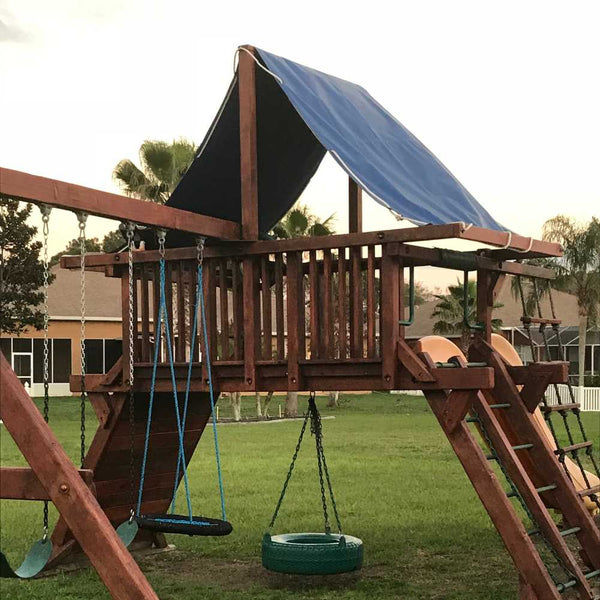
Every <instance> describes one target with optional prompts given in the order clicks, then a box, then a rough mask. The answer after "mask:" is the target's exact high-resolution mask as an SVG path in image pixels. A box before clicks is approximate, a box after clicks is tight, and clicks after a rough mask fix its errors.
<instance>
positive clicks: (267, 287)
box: [260, 255, 273, 360]
mask: <svg viewBox="0 0 600 600" xmlns="http://www.w3.org/2000/svg"><path fill="white" fill-rule="evenodd" d="M260 280H261V286H260V291H261V300H262V328H263V349H262V350H263V351H262V357H263V358H264V359H265V360H271V358H273V315H272V308H271V278H270V276H269V257H268V255H263V256H261V257H260Z"/></svg>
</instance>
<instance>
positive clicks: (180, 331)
mask: <svg viewBox="0 0 600 600" xmlns="http://www.w3.org/2000/svg"><path fill="white" fill-rule="evenodd" d="M175 283H176V284H177V345H176V352H175V357H176V360H183V361H185V359H186V318H187V317H186V314H185V313H186V311H185V281H184V262H183V261H178V262H176V263H175Z"/></svg>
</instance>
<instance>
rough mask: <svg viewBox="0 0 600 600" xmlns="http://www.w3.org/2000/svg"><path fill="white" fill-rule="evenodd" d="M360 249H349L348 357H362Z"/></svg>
mask: <svg viewBox="0 0 600 600" xmlns="http://www.w3.org/2000/svg"><path fill="white" fill-rule="evenodd" d="M361 259H362V248H361V247H360V246H359V247H353V248H351V249H350V356H351V357H352V358H361V357H362V355H363V301H362V298H363V296H362V272H361Z"/></svg>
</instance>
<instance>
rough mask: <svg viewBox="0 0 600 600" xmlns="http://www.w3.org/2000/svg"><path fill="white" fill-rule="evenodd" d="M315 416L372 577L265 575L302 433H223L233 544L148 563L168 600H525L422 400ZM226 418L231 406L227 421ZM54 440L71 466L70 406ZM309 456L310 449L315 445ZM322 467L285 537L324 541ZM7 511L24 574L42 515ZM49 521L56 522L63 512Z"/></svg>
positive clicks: (209, 460)
mask: <svg viewBox="0 0 600 600" xmlns="http://www.w3.org/2000/svg"><path fill="white" fill-rule="evenodd" d="M277 402H278V400H277V399H274V401H273V405H272V406H273V408H272V410H271V413H272V414H277V408H276V406H277ZM245 403H246V406H245V409H244V410H245V413H246V414H251V412H252V410H253V408H252V406H253V404H252V399H250V398H248V399H247V400H245ZM319 404H320V406H322V412H323V414H324V415H329V414H330V415H335V419H327V420H325V421H324V423H323V424H324V432H325V438H324V444H325V451H326V454H327V459H328V464H329V466H330V470H331V472H332V479H333V484H334V489H335V491H336V495H337V499H338V505H339V507H340V512H341V517H342V522H343V525H344V529H345V531H347V532H348V533H350V534H352V535H356V536H358V537H360V538H361V539H362V540H363V542H364V544H365V567H364V569H363V571H362V572H360V573H357V574H348V575H344V576H330V577H320V578H313V577H294V576H283V575H276V574H272V573H267V572H265V571H264V570H263V569H262V567H261V566H260V542H261V537H262V534H263V532H264V530H265V527H266V525H267V524H268V522H269V519H270V517H271V513H272V511H273V509H274V506H275V502H276V500H277V497H278V494H279V491H280V489H281V485H282V483H283V480H284V477H285V474H286V472H287V468H288V465H289V461H290V459H291V455H292V452H293V450H294V447H295V444H296V441H297V436H298V433H299V429H300V422H299V421H293V422H281V423H271V424H252V425H236V424H232V425H229V424H223V425H220V426H219V435H220V442H221V453H222V461H223V467H224V480H225V485H226V493H227V508H228V517H229V519H230V520H231V522H232V523H233V525H234V532H233V533H232V534H231V535H230V536H228V537H226V538H215V539H209V538H188V537H171V538H170V541H171V542H172V543H175V544H176V545H177V551H176V552H171V553H167V554H163V555H159V556H156V557H154V558H147V559H144V560H142V567H143V569H144V571H145V573H146V574H147V575H148V578H149V579H150V581H151V583H152V585H153V586H154V588H155V589H156V590H157V593H158V595H159V596H160V598H161V599H163V600H167V599H183V600H186V599H189V600H191V599H194V600H196V599H197V598H207V599H212V598H215V599H216V598H219V599H222V600H229V599H233V598H235V599H236V600H237V599H241V600H247V599H251V598H259V597H260V598H265V599H273V600H275V599H287V598H319V599H328V598H336V599H341V600H351V599H352V600H358V599H363V598H364V599H367V598H369V599H372V598H375V599H378V598H382V599H383V598H404V599H407V600H412V599H414V600H440V599H444V600H458V599H460V600H474V599H485V600H508V599H511V600H512V599H514V598H515V597H516V594H517V586H516V575H515V572H514V569H513V567H512V564H511V561H510V558H509V556H508V554H507V553H506V551H505V550H504V548H503V546H502V543H501V541H500V539H499V537H498V535H497V534H496V532H495V530H494V528H493V526H492V525H491V522H490V520H489V518H488V516H487V514H486V513H485V511H484V509H483V507H482V506H481V503H480V502H479V500H478V499H477V497H476V494H475V492H474V490H473V488H472V487H471V485H470V483H469V481H468V480H467V478H466V476H465V474H464V472H463V470H462V468H461V466H460V464H459V463H458V461H457V459H456V458H455V456H454V453H453V452H452V449H451V448H450V446H449V444H448V442H447V441H446V438H445V436H444V435H443V433H442V431H441V429H440V428H439V426H438V425H437V422H436V421H435V419H434V417H433V416H432V414H431V413H430V412H429V410H428V408H427V405H426V402H425V400H424V399H423V398H419V397H410V396H395V395H388V394H380V393H374V394H369V395H364V396H357V395H348V396H345V397H343V402H342V405H341V407H340V408H338V409H327V408H325V406H324V405H325V399H324V398H322V399H321V398H320V399H319ZM304 405H305V404H304V402H303V403H302V407H303V406H304ZM302 407H301V408H302ZM89 412H90V422H94V421H95V418H94V417H93V415H92V412H91V411H89ZM227 412H228V411H227V409H226V407H225V405H224V406H223V407H222V412H221V415H222V416H226V413H227ZM583 416H584V419H585V424H586V426H587V429H588V435H589V437H590V439H594V440H597V439H598V438H599V436H600V419H599V418H598V414H597V413H596V414H590V413H588V414H584V415H583ZM52 427H53V429H54V431H55V432H56V434H57V436H58V438H59V439H60V441H61V442H62V443H63V444H64V445H65V447H66V449H67V451H68V452H69V454H70V455H71V456H72V457H74V458H75V457H77V454H78V443H79V437H78V428H79V421H78V409H77V401H76V400H75V399H71V398H68V399H61V400H56V401H54V402H53V407H52ZM211 437H212V436H210V435H205V436H204V437H203V439H202V440H201V443H200V446H199V448H198V451H197V452H196V454H195V456H194V458H193V460H192V463H191V468H190V478H191V480H192V494H193V498H194V504H195V506H196V507H197V510H198V512H199V513H200V514H208V515H211V514H212V515H218V514H219V500H218V489H217V483H216V477H215V468H214V456H213V453H212V445H211ZM0 438H1V439H0V442H1V451H2V454H1V457H0V458H1V463H2V464H3V465H23V464H25V463H24V461H23V459H22V458H21V456H20V454H19V452H18V450H17V449H16V448H15V446H14V444H13V442H12V440H11V439H10V436H9V435H8V434H7V433H6V431H5V429H4V427H1V434H0ZM307 442H309V444H312V440H310V439H307ZM315 462H316V461H315V460H314V447H312V446H310V445H306V447H305V448H304V449H303V451H302V452H301V453H300V458H299V463H298V465H297V472H296V474H295V476H294V478H293V479H292V482H291V484H290V487H289V490H288V495H287V497H286V500H285V502H284V504H283V507H282V511H281V516H280V520H279V521H278V523H277V525H276V531H278V532H287V531H314V530H317V531H318V530H319V529H320V528H321V527H322V514H320V510H321V509H320V500H319V493H318V479H317V474H316V465H315ZM0 507H1V513H0V526H1V531H0V538H1V546H2V549H3V551H5V552H6V553H7V555H8V557H9V559H10V560H12V561H13V562H16V561H17V560H18V559H19V558H22V556H23V554H24V553H25V552H26V549H27V548H28V546H29V545H30V544H31V543H32V542H33V541H34V540H35V539H36V538H39V537H40V533H41V532H40V530H41V505H39V504H38V503H31V502H17V501H2V502H1V504H0ZM182 509H183V507H182ZM51 517H52V519H53V520H55V519H56V513H55V512H54V511H53V512H52V513H51ZM0 596H1V597H2V598H7V599H8V598H11V599H14V600H18V599H25V598H36V599H40V600H45V599H48V600H50V599H52V600H55V599H56V598H61V600H67V599H83V598H85V599H92V598H93V599H95V598H103V599H104V598H108V597H109V596H108V593H107V592H106V590H105V588H104V587H103V585H102V583H101V582H100V580H99V578H98V577H97V575H96V574H95V572H94V571H93V570H91V569H87V570H82V571H78V572H76V573H71V574H63V575H57V576H53V577H48V578H43V579H38V580H35V581H27V582H24V581H9V580H2V581H1V582H0Z"/></svg>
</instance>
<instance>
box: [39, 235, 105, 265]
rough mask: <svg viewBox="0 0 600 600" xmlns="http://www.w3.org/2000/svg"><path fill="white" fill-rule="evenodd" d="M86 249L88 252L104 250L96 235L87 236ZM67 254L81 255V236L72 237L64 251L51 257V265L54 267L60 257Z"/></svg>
mask: <svg viewBox="0 0 600 600" xmlns="http://www.w3.org/2000/svg"><path fill="white" fill-rule="evenodd" d="M85 251H86V252H102V246H101V245H100V241H99V240H98V238H96V237H93V238H86V239H85ZM65 254H66V255H67V256H79V255H80V254H81V244H80V242H79V238H75V239H72V240H71V241H70V242H69V243H68V244H67V247H66V248H65V249H64V250H63V251H62V252H57V253H56V254H55V255H54V256H53V257H52V258H51V259H50V266H51V267H53V266H54V265H56V264H58V261H59V260H60V257H61V256H63V255H65Z"/></svg>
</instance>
